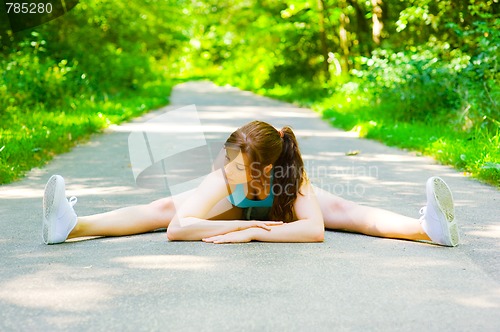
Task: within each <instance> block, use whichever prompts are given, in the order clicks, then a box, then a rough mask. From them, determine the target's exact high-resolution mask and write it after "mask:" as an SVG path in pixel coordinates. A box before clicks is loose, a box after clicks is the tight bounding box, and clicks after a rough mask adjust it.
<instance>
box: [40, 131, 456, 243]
mask: <svg viewBox="0 0 500 332" xmlns="http://www.w3.org/2000/svg"><path fill="white" fill-rule="evenodd" d="M224 158H225V163H224V165H223V166H222V167H220V168H219V169H215V170H214V171H213V172H212V173H211V174H209V175H207V176H206V178H205V179H204V180H203V182H202V183H201V184H200V185H199V186H198V188H196V189H194V190H191V191H188V192H185V193H183V194H181V195H177V196H175V197H167V198H162V199H159V200H157V201H154V202H152V203H150V204H147V205H139V206H132V207H126V208H122V209H118V210H114V211H110V212H106V213H102V214H96V215H91V216H85V217H77V215H76V213H75V211H74V210H73V205H74V204H75V203H76V198H75V197H72V198H70V199H69V200H67V199H66V194H65V184H64V180H63V178H62V177H61V176H59V175H54V176H52V177H51V178H50V179H49V181H48V183H47V185H46V187H45V194H44V200H43V227H42V236H43V241H44V242H45V243H46V244H55V243H61V242H64V241H66V239H68V238H76V237H87V236H122V235H131V234H139V233H145V232H150V231H153V230H156V229H160V228H167V237H168V239H169V240H203V241H205V242H212V243H235V242H249V241H252V240H255V241H268V242H321V241H323V238H324V229H325V228H327V229H332V230H344V231H350V232H357V233H363V234H366V235H371V236H379V237H389V238H396V239H406V240H416V241H418V240H424V241H432V242H434V243H436V244H440V245H445V246H456V245H457V244H458V241H459V235H458V228H457V225H456V223H455V220H454V206H453V198H452V195H451V192H450V190H449V188H448V186H447V185H446V183H445V182H444V181H443V180H442V179H440V178H438V177H432V178H430V179H429V180H428V181H427V184H426V189H427V206H426V207H424V208H422V209H421V214H422V217H421V218H420V219H413V218H409V217H405V216H403V215H399V214H396V213H393V212H390V211H386V210H382V209H378V208H373V207H367V206H361V205H358V204H356V203H354V202H350V201H347V200H345V199H342V198H340V197H337V196H334V195H332V194H331V193H329V192H326V191H324V190H321V189H320V188H316V187H314V186H312V185H311V183H310V182H309V180H308V178H307V174H306V172H305V170H304V163H303V161H302V157H301V154H300V150H299V146H298V143H297V140H296V138H295V135H294V133H293V131H292V130H291V129H290V128H289V127H284V128H283V129H281V130H276V129H275V128H274V127H272V126H271V125H269V124H267V123H265V122H261V121H253V122H250V123H248V124H246V125H244V126H243V127H241V128H239V129H238V130H236V131H235V132H233V133H232V134H231V135H230V136H229V138H228V139H227V141H226V143H225V146H224ZM177 202H183V203H182V204H176V203H177Z"/></svg>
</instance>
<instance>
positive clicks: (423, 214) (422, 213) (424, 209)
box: [418, 206, 427, 223]
mask: <svg viewBox="0 0 500 332" xmlns="http://www.w3.org/2000/svg"><path fill="white" fill-rule="evenodd" d="M425 212H427V206H423V207H422V208H421V209H420V211H419V212H418V213H420V218H418V219H419V220H420V223H422V221H424V219H425Z"/></svg>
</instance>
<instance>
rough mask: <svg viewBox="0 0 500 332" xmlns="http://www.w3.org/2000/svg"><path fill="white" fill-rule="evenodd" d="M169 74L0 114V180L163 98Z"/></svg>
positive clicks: (169, 85)
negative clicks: (136, 86) (93, 96)
mask: <svg viewBox="0 0 500 332" xmlns="http://www.w3.org/2000/svg"><path fill="white" fill-rule="evenodd" d="M175 83H176V81H174V80H170V81H168V80H167V81H161V82H154V83H149V84H147V85H145V86H144V88H142V89H141V90H140V91H127V92H125V93H119V94H115V95H111V96H108V97H107V98H105V99H104V100H100V101H95V100H90V99H87V100H78V99H77V98H74V99H72V100H70V102H68V103H67V105H68V106H62V107H61V108H58V109H50V110H47V109H45V107H44V106H43V105H35V106H34V107H33V109H30V110H19V109H18V108H17V109H16V110H14V111H12V110H11V111H7V112H4V113H3V114H2V115H1V116H0V184H5V183H9V182H12V181H15V180H17V179H19V178H21V177H23V176H24V175H25V174H26V172H27V171H29V170H30V169H32V168H33V167H41V166H43V165H44V164H46V163H47V162H48V161H50V160H51V159H52V158H53V157H54V156H55V155H56V154H60V153H63V152H67V151H69V150H70V149H71V148H72V147H73V146H75V145H76V144H77V143H79V142H83V141H85V140H87V139H88V138H89V136H90V135H91V134H93V133H98V132H101V131H102V130H103V129H105V128H107V127H108V126H109V125H111V124H118V123H121V122H123V121H126V120H129V119H131V118H133V117H136V116H138V115H140V114H143V113H145V112H147V111H149V110H151V109H154V108H157V107H159V106H163V105H165V104H167V103H168V96H169V95H170V92H171V89H172V86H173V85H174V84H175Z"/></svg>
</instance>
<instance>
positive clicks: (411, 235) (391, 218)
mask: <svg viewBox="0 0 500 332" xmlns="http://www.w3.org/2000/svg"><path fill="white" fill-rule="evenodd" d="M314 192H315V193H316V196H317V197H318V201H319V204H320V207H321V211H322V213H323V219H324V221H325V228H327V229H332V230H343V231H348V232H355V233H362V234H366V235H371V236H378V237H388V238H395V239H406V240H430V238H429V237H428V236H427V234H426V233H425V232H424V230H423V229H422V226H421V224H420V220H419V219H413V218H409V217H406V216H403V215H400V214H397V213H394V212H391V211H387V210H383V209H379V208H374V207H370V206H364V205H360V204H357V203H354V202H352V201H348V200H345V199H343V198H341V197H338V196H335V195H333V194H331V193H329V192H327V191H325V190H323V189H320V188H317V187H314Z"/></svg>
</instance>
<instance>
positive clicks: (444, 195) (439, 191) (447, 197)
mask: <svg viewBox="0 0 500 332" xmlns="http://www.w3.org/2000/svg"><path fill="white" fill-rule="evenodd" d="M431 181H432V189H433V193H432V194H433V195H434V198H435V202H436V203H437V205H438V206H437V207H438V208H439V210H440V211H441V212H442V213H443V215H444V216H445V219H446V220H445V221H444V222H441V229H442V231H443V233H444V234H446V235H447V239H448V240H449V241H448V242H449V243H446V244H447V245H449V246H452V247H455V246H456V245H458V242H459V241H460V236H459V234H458V226H457V223H456V222H455V207H454V204H453V196H452V194H451V190H450V188H449V187H448V185H447V184H446V182H444V181H443V180H442V179H441V178H438V177H434V178H432V179H431Z"/></svg>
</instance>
